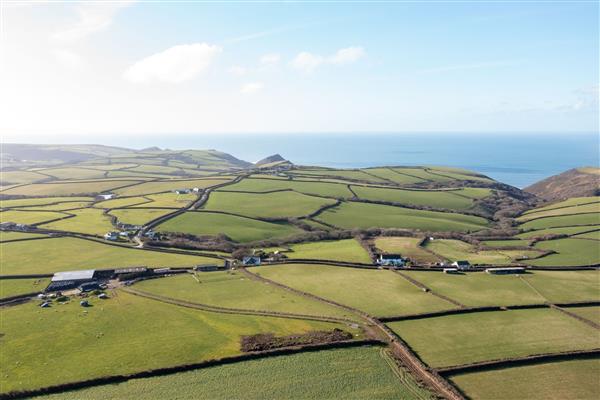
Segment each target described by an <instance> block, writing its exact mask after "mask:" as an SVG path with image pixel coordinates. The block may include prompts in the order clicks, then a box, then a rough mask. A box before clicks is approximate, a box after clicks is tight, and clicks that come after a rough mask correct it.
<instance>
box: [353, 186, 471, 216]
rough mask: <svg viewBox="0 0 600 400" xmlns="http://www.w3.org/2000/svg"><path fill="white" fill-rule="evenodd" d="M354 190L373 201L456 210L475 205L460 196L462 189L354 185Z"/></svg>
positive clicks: (468, 199) (360, 196) (360, 195)
mask: <svg viewBox="0 0 600 400" xmlns="http://www.w3.org/2000/svg"><path fill="white" fill-rule="evenodd" d="M352 190H354V192H355V193H356V194H357V195H358V197H359V198H361V199H365V200H373V201H391V202H395V203H401V204H413V205H417V206H429V207H436V208H449V209H455V210H466V209H468V208H469V207H471V206H472V205H473V200H472V199H470V198H466V197H462V196H459V194H461V191H460V190H457V191H443V190H430V191H426V190H402V189H384V188H377V187H369V186H354V185H353V186H352Z"/></svg>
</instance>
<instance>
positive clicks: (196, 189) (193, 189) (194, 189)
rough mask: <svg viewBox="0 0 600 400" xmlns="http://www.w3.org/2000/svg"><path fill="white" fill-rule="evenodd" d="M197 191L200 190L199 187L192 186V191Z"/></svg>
mask: <svg viewBox="0 0 600 400" xmlns="http://www.w3.org/2000/svg"><path fill="white" fill-rule="evenodd" d="M199 191H200V188H197V187H195V188H192V192H194V193H198V192H199Z"/></svg>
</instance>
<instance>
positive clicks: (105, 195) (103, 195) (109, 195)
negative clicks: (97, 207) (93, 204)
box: [98, 193, 117, 200]
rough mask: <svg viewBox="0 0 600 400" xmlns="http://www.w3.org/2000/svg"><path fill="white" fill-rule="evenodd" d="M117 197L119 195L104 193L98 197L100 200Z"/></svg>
mask: <svg viewBox="0 0 600 400" xmlns="http://www.w3.org/2000/svg"><path fill="white" fill-rule="evenodd" d="M115 197H117V195H116V194H114V193H103V194H99V195H98V199H100V200H110V199H114V198H115Z"/></svg>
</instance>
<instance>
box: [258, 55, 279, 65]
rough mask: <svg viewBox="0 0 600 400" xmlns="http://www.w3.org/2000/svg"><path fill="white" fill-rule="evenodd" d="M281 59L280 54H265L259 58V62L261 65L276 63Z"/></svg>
mask: <svg viewBox="0 0 600 400" xmlns="http://www.w3.org/2000/svg"><path fill="white" fill-rule="evenodd" d="M279 60H281V56H280V55H279V54H276V53H271V54H265V55H264V56H262V57H261V58H260V63H261V64H262V65H273V64H277V63H278V62H279Z"/></svg>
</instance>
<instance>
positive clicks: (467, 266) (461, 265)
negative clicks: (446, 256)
mask: <svg viewBox="0 0 600 400" xmlns="http://www.w3.org/2000/svg"><path fill="white" fill-rule="evenodd" d="M452 266H453V267H456V268H458V269H459V270H461V271H463V270H465V269H471V263H470V262H468V261H466V260H459V261H454V262H453V263H452Z"/></svg>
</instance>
